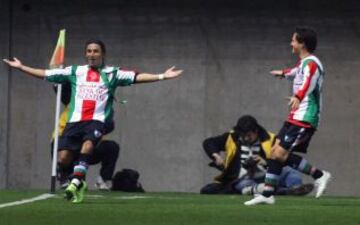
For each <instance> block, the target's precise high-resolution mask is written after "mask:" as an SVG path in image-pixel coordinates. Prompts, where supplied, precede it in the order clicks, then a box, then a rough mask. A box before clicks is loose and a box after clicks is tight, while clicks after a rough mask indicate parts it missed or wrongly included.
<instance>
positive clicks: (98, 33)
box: [0, 0, 360, 195]
mask: <svg viewBox="0 0 360 225" xmlns="http://www.w3.org/2000/svg"><path fill="white" fill-rule="evenodd" d="M86 2H87V3H82V2H81V1H71V2H70V1H69V2H62V1H51V3H48V2H44V1H32V2H31V4H30V3H28V2H27V1H21V0H16V1H13V4H14V16H13V23H12V24H13V28H12V30H11V31H10V32H11V33H12V35H13V40H12V42H13V48H12V52H11V55H14V56H17V57H19V58H20V59H21V60H22V61H23V62H24V63H25V64H29V65H32V66H35V67H46V66H47V64H48V61H49V59H50V57H51V54H52V51H53V48H54V45H55V43H56V38H57V32H58V30H59V29H61V28H63V27H65V28H66V29H67V43H66V64H67V65H70V64H79V63H80V64H81V63H83V62H84V60H83V44H84V42H85V40H86V39H88V38H90V37H97V38H100V39H102V40H103V41H104V42H105V43H106V44H107V47H108V55H107V62H108V63H109V64H113V65H122V66H125V67H129V68H135V69H137V70H139V71H145V72H154V73H159V72H162V71H164V70H165V69H166V68H167V67H169V66H172V65H176V66H177V67H179V68H182V69H184V70H185V72H184V75H183V76H182V77H181V78H180V79H178V80H172V81H165V82H161V83H153V84H140V85H136V86H131V87H126V88H119V89H118V91H117V93H116V96H117V98H118V99H120V100H127V101H128V103H127V104H125V105H120V104H115V110H116V116H115V119H116V124H117V127H116V130H115V131H114V132H113V133H112V134H111V135H110V137H111V138H113V139H114V140H117V141H119V142H120V144H121V148H122V152H121V155H120V160H119V162H118V165H117V169H121V168H134V169H137V170H138V171H139V172H140V173H141V181H142V183H143V185H144V187H145V189H146V190H148V191H189V192H197V191H198V190H199V189H200V187H201V186H202V185H204V184H205V183H207V182H210V181H211V179H212V176H213V175H215V174H216V173H215V171H212V170H211V169H209V168H208V167H207V163H208V159H207V158H206V156H205V155H204V153H203V152H202V148H201V143H202V140H203V139H204V138H206V137H208V136H212V135H216V134H220V133H222V132H225V131H227V130H228V129H230V128H231V127H232V126H233V125H234V123H235V122H236V120H237V118H238V117H239V116H240V115H242V114H248V113H251V114H253V115H254V116H256V117H257V118H258V120H259V122H261V123H262V124H263V125H264V126H265V127H266V128H268V129H270V130H273V131H274V132H276V131H277V130H278V129H279V128H280V127H281V125H282V121H283V120H284V119H285V118H286V115H287V105H286V104H287V102H286V101H285V100H284V97H285V96H287V95H288V94H289V90H290V86H289V84H288V83H287V82H286V81H279V80H276V79H273V78H272V77H270V75H268V71H270V70H271V69H274V68H282V67H285V66H291V65H294V64H295V63H296V60H297V59H296V57H294V56H292V55H291V49H290V47H289V41H290V37H291V35H292V32H293V30H294V27H295V26H296V25H299V24H307V25H311V26H313V27H315V28H316V29H317V30H318V34H319V48H318V55H319V57H320V58H321V59H322V61H323V63H324V65H325V68H326V72H327V74H326V81H325V93H324V113H323V118H322V125H321V127H320V129H319V131H318V132H317V134H316V135H315V137H314V139H313V141H312V144H311V147H310V149H309V154H308V155H307V158H308V159H309V160H310V161H311V162H313V163H314V164H315V165H319V167H321V168H326V169H328V170H329V171H331V172H332V173H333V174H334V176H335V180H334V182H333V183H332V185H331V186H330V188H329V193H330V194H333V195H359V194H360V191H359V190H360V188H359V187H360V181H359V179H357V178H358V177H360V174H359V173H360V172H359V171H360V165H359V163H358V162H359V160H360V153H359V151H358V149H357V146H358V145H359V144H360V143H359V142H360V141H359V139H358V138H357V131H358V130H359V126H360V121H359V119H358V116H357V115H358V114H359V104H360V102H359V100H358V99H359V98H358V91H357V89H358V83H359V82H360V79H359V78H358V77H357V76H358V71H359V69H360V68H359V67H360V63H359V60H358V59H359V56H360V44H359V43H360V42H359V39H360V37H359V36H360V16H359V15H358V13H357V11H356V10H357V9H359V4H358V3H356V1H349V2H348V4H345V3H344V1H331V2H329V1H319V2H318V4H315V8H314V4H313V3H312V2H311V1H304V5H299V4H296V3H295V1H292V2H289V1H284V2H287V3H286V4H282V3H284V2H281V1H280V2H279V1H269V2H268V3H266V4H265V5H264V4H260V3H261V1H255V2H253V3H245V2H240V3H237V4H235V3H234V2H236V1H222V3H221V4H220V3H218V2H217V1H210V2H208V5H207V7H202V4H204V1H184V2H182V3H179V2H176V1H153V4H146V3H144V4H141V3H139V2H138V3H137V4H135V3H132V2H130V1H129V2H128V1H120V2H119V1H107V2H104V4H102V5H101V6H100V5H99V4H94V3H93V2H92V1H86ZM339 2H341V3H339ZM163 3H166V4H163ZM337 3H338V4H337ZM27 4H28V5H27ZM275 6H278V9H277V10H274V8H277V7H275ZM335 6H336V8H335ZM65 9H66V10H65ZM2 16H4V15H2ZM5 21H6V19H5ZM1 26H6V24H2V25H1ZM2 38H3V39H4V42H5V43H6V35H5V36H4V37H2ZM2 48H3V49H2V50H1V53H2V54H4V55H5V56H6V55H7V49H8V48H7V47H3V46H2ZM0 71H1V72H2V73H3V76H1V78H0V79H1V84H0V85H2V86H1V87H3V86H4V89H3V88H1V97H0V99H1V104H2V105H4V107H3V108H2V109H1V110H2V111H1V112H3V111H4V113H1V117H0V120H1V131H2V132H1V134H0V140H1V143H0V145H1V149H0V156H1V158H0V162H1V167H0V168H1V170H0V171H1V172H0V178H1V180H0V181H4V182H6V181H5V180H4V178H2V177H9V179H8V181H7V183H6V184H1V186H0V187H5V186H6V187H9V188H44V187H47V186H48V185H49V177H50V174H51V173H50V172H51V165H50V154H49V141H48V140H49V136H50V132H51V130H52V128H53V118H54V108H55V102H54V101H55V95H54V94H53V93H52V90H51V85H50V84H48V83H46V82H45V81H41V80H36V79H33V78H29V77H26V76H24V75H23V74H21V73H19V72H17V71H13V72H12V74H11V77H10V78H8V77H9V75H10V74H9V73H8V72H7V68H6V67H5V66H4V65H1V66H0ZM7 79H10V84H9V86H7V85H6V81H7ZM3 81H4V82H3ZM7 88H8V89H9V92H7V91H6V89H7ZM2 93H4V95H3V94H2ZM7 96H10V101H9V102H7ZM7 112H9V113H7ZM7 124H8V125H7ZM7 126H8V127H9V129H6V127H7ZM3 131H4V132H3ZM6 146H8V148H7V147H6ZM2 156H4V158H3V157H2ZM5 156H6V157H5ZM6 158H8V160H5V159H6ZM4 165H7V167H6V166H4ZM97 169H98V167H95V168H91V169H90V170H91V171H90V174H91V175H90V176H89V179H90V183H93V177H94V176H95V174H96V173H97Z"/></svg>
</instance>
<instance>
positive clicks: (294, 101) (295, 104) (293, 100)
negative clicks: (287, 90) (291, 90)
mask: <svg viewBox="0 0 360 225" xmlns="http://www.w3.org/2000/svg"><path fill="white" fill-rule="evenodd" d="M287 99H288V100H289V103H288V104H289V106H290V108H291V109H292V110H295V109H298V108H299V105H300V100H299V99H298V98H297V97H294V96H292V97H287Z"/></svg>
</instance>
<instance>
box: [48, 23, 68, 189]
mask: <svg viewBox="0 0 360 225" xmlns="http://www.w3.org/2000/svg"><path fill="white" fill-rule="evenodd" d="M64 56H65V29H62V30H60V33H59V38H58V41H57V44H56V48H55V50H54V53H53V55H52V57H51V61H50V68H51V69H54V68H62V67H63V65H64ZM60 100H61V84H58V85H57V93H56V110H55V131H54V145H53V157H52V170H51V187H50V192H51V193H55V187H56V166H57V153H58V143H59V115H60Z"/></svg>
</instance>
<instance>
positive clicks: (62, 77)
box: [44, 66, 75, 83]
mask: <svg viewBox="0 0 360 225" xmlns="http://www.w3.org/2000/svg"><path fill="white" fill-rule="evenodd" d="M72 75H75V72H73V67H72V66H69V67H66V68H64V69H49V70H45V78H44V79H45V80H47V81H49V82H52V83H66V82H69V80H70V76H72Z"/></svg>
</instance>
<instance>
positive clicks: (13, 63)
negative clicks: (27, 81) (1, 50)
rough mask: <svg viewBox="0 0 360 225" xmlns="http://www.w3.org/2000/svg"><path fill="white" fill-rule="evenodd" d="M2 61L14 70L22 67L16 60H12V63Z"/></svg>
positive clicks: (6, 60)
mask: <svg viewBox="0 0 360 225" xmlns="http://www.w3.org/2000/svg"><path fill="white" fill-rule="evenodd" d="M3 61H4V62H5V63H6V64H8V65H9V66H11V67H14V68H17V69H20V68H21V66H22V63H21V61H20V60H18V59H17V58H15V57H14V58H13V61H11V60H8V59H3Z"/></svg>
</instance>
